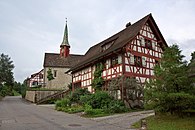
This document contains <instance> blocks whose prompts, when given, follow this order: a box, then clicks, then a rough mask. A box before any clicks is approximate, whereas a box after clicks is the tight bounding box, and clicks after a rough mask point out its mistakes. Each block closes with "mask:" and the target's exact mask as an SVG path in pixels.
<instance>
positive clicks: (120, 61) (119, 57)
mask: <svg viewBox="0 0 195 130" xmlns="http://www.w3.org/2000/svg"><path fill="white" fill-rule="evenodd" d="M121 63H122V56H121V55H119V56H118V64H121Z"/></svg>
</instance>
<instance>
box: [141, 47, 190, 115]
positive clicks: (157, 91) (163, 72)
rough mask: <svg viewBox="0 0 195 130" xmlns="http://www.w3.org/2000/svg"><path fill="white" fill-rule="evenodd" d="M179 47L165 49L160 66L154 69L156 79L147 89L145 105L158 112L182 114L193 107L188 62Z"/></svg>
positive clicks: (151, 81)
mask: <svg viewBox="0 0 195 130" xmlns="http://www.w3.org/2000/svg"><path fill="white" fill-rule="evenodd" d="M183 57H184V56H183V55H181V50H179V47H178V46H177V45H172V46H170V47H168V48H166V49H165V51H164V53H163V57H162V59H161V62H160V64H158V65H156V66H155V67H154V76H155V79H152V80H150V82H149V83H148V84H147V85H146V89H145V95H144V96H145V103H146V104H153V107H154V108H155V110H156V111H160V112H171V113H172V114H173V113H176V114H179V115H180V114H181V113H182V111H183V110H185V109H189V108H191V106H193V100H194V96H193V95H192V94H191V93H190V91H191V89H192V87H191V85H189V83H188V81H189V80H188V76H187V73H186V72H187V62H186V61H183Z"/></svg>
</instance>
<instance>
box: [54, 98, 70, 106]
mask: <svg viewBox="0 0 195 130" xmlns="http://www.w3.org/2000/svg"><path fill="white" fill-rule="evenodd" d="M55 104H56V108H58V107H62V108H65V107H70V106H71V102H70V100H69V99H68V98H64V99H62V100H57V101H56V102H55Z"/></svg>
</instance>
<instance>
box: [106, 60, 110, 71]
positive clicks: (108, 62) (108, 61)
mask: <svg viewBox="0 0 195 130" xmlns="http://www.w3.org/2000/svg"><path fill="white" fill-rule="evenodd" d="M106 62H107V65H108V68H110V65H111V64H110V59H108V60H106ZM108 68H107V69H108Z"/></svg>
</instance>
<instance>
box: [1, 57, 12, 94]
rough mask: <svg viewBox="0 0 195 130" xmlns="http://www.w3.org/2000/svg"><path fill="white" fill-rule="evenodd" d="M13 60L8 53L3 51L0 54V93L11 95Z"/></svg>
mask: <svg viewBox="0 0 195 130" xmlns="http://www.w3.org/2000/svg"><path fill="white" fill-rule="evenodd" d="M13 69H14V65H13V61H11V58H10V57H9V56H8V55H4V54H3V53H2V54H1V56H0V95H1V96H6V95H12V86H13V83H14V77H13V72H12V71H13Z"/></svg>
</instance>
